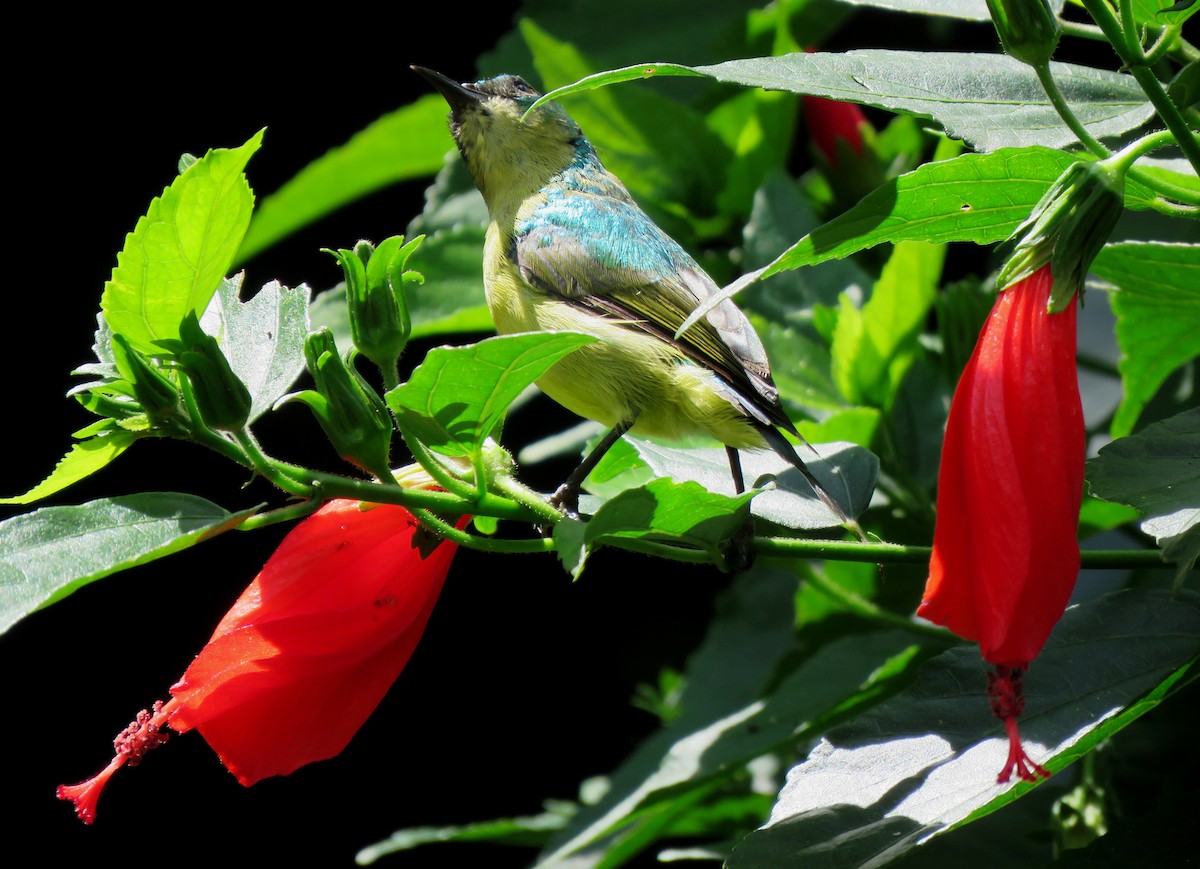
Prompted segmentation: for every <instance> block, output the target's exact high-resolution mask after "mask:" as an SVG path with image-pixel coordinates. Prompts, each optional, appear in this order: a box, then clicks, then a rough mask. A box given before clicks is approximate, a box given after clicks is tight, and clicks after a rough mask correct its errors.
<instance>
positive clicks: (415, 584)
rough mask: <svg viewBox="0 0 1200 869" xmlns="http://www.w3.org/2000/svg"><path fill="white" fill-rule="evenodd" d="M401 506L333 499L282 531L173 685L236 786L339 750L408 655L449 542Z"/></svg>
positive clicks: (191, 722) (182, 717) (450, 549)
mask: <svg viewBox="0 0 1200 869" xmlns="http://www.w3.org/2000/svg"><path fill="white" fill-rule="evenodd" d="M417 528H418V526H417V523H416V521H415V520H414V519H413V517H412V515H411V514H410V513H409V512H408V511H407V510H405V509H404V508H402V507H396V506H390V505H379V506H374V507H371V508H369V509H363V508H362V507H361V506H360V505H359V503H358V502H357V501H333V502H331V503H329V504H327V505H326V506H325V507H323V508H322V509H321V510H319V511H318V512H317V513H315V514H314V515H312V516H310V517H309V518H308V519H306V520H304V521H303V522H301V523H300V524H299V525H297V526H296V528H295V529H293V530H292V532H291V533H290V534H289V535H288V536H287V537H286V538H285V539H284V541H283V543H282V544H281V545H280V546H279V548H278V550H276V552H275V553H274V554H273V555H272V556H271V558H270V560H269V561H268V562H267V564H266V566H265V567H264V568H263V570H262V572H261V573H260V574H259V575H258V576H257V577H256V578H255V579H254V581H253V582H252V583H251V584H250V586H249V587H248V588H247V589H246V591H245V592H244V593H243V594H242V596H241V597H240V598H239V599H238V601H237V602H236V603H235V604H234V605H233V608H232V609H230V611H229V613H228V614H227V615H226V616H225V618H224V619H222V620H221V623H220V624H219V625H218V626H217V628H216V631H215V632H214V633H213V637H212V639H211V640H210V641H209V642H208V644H207V645H206V646H205V647H204V649H203V650H201V652H200V654H199V655H197V656H196V659H195V660H194V661H193V662H192V664H191V666H190V667H188V669H187V671H186V672H185V673H184V674H183V677H182V678H181V679H180V680H179V682H178V683H177V684H176V685H175V686H174V687H173V688H172V689H171V693H172V695H173V696H174V698H175V701H174V703H173V704H172V707H173V708H172V710H171V715H170V719H169V721H170V725H171V727H172V728H174V729H175V730H178V731H181V732H182V731H186V730H190V729H192V728H196V729H198V730H199V731H200V733H201V735H202V736H203V737H204V738H205V740H207V741H208V743H209V745H211V746H212V748H213V750H214V751H216V752H217V754H218V755H219V756H220V758H221V761H222V762H223V763H224V764H225V766H226V767H228V768H229V770H230V772H232V773H233V774H234V775H236V776H237V778H238V781H240V782H241V783H242V784H244V785H251V784H253V783H254V782H256V781H258V780H259V779H262V778H265V777H267V776H271V775H285V774H287V773H290V772H292V771H293V770H295V769H297V768H298V767H300V766H303V765H304V764H306V763H311V762H312V761H315V760H322V759H324V758H327V757H332V756H333V755H335V754H337V753H338V752H340V751H341V750H342V749H343V748H344V747H345V745H346V743H347V742H349V741H350V738H351V737H352V736H353V735H354V733H355V732H356V731H357V730H358V728H359V727H361V726H362V724H363V722H364V721H365V720H366V719H367V716H369V715H370V714H371V712H372V711H373V710H374V709H375V707H376V706H377V705H378V704H379V701H380V700H381V699H382V698H383V695H384V694H385V693H386V692H387V689H388V688H389V687H390V686H391V684H392V683H393V682H394V681H395V680H396V677H397V676H398V675H399V674H400V671H401V670H402V669H403V668H404V665H405V664H406V663H407V662H408V659H409V657H410V656H411V655H412V652H413V649H414V648H415V647H416V644H417V642H418V640H419V639H420V637H421V634H422V632H423V631H424V629H425V624H426V622H427V621H428V620H429V616H430V613H431V612H432V610H433V605H434V603H436V601H437V598H438V594H439V593H440V592H441V588H442V583H443V581H444V580H445V577H446V573H447V572H448V571H449V568H450V562H451V559H452V558H453V556H454V552H455V548H456V547H455V546H454V544H452V543H449V542H442V543H440V544H439V545H438V546H437V547H436V548H435V549H434V550H433V551H432V552H431V553H429V555H428V556H427V557H422V555H421V552H420V550H419V549H418V548H417V543H416V541H415V540H414V535H415V533H416V531H417Z"/></svg>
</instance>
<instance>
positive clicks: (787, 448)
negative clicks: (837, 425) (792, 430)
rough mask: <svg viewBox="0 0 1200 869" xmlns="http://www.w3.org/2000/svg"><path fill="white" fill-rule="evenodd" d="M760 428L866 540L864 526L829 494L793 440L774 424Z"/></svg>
mask: <svg viewBox="0 0 1200 869" xmlns="http://www.w3.org/2000/svg"><path fill="white" fill-rule="evenodd" d="M759 430H760V431H761V432H762V436H763V437H764V438H765V439H766V441H767V445H768V446H770V447H771V449H773V450H774V451H775V452H776V453H777V454H778V455H779V457H780V458H782V459H784V460H785V461H786V462H787V463H788V464H790V465H791V466H792V467H793V468H795V469H796V470H797V471H799V472H800V476H802V477H804V480H805V482H807V483H808V484H809V485H810V486H812V490H813V492H815V493H816V496H817V497H818V498H819V499H820V500H821V503H822V504H824V505H825V506H826V507H828V508H829V509H830V510H831V511H832V512H833V514H834V515H835V516H837V517H838V520H839V521H840V522H841V523H842V524H843V525H845V526H846V527H847V528H849V529H850V530H851V531H853V532H854V533H855V534H857V535H858V537H859V538H860V539H862V540H866V539H867V538H866V534H865V532H863V530H862V526H860V525H859V524H858V522H856V521H855V520H854V519H853V518H851V517H850V516H849V515H847V513H846V511H845V510H844V509H843V508H842V505H841V504H839V503H838V502H837V500H836V499H835V498H834V497H833V496H832V495H830V494H829V492H828V491H827V490H826V489H825V487H824V486H823V485H821V482H820V480H818V479H817V478H816V477H815V476H814V475H813V472H812V471H810V470H809V469H808V465H806V464H804V460H803V459H802V458H800V454H799V453H797V452H796V448H795V447H794V446H792V444H791V441H789V440H788V439H787V438H785V437H784V436H783V433H782V432H780V431H779V429H777V428H775V427H773V426H762V427H761V428H760V429H759ZM800 439H801V440H802V441H804V444H805V446H807V447H808V448H809V449H810V450H812V451H813V453H814V454H816V452H817V451H816V450H815V449H813V446H812V444H810V443H809V442H808V441H806V440H804V438H803V437H801V438H800Z"/></svg>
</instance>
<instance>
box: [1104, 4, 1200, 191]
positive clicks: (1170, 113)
mask: <svg viewBox="0 0 1200 869" xmlns="http://www.w3.org/2000/svg"><path fill="white" fill-rule="evenodd" d="M1083 5H1084V7H1086V8H1087V11H1088V13H1089V14H1090V15H1091V16H1092V18H1093V20H1095V22H1096V23H1097V24H1098V25H1099V26H1100V29H1101V30H1103V31H1104V35H1105V36H1106V37H1108V41H1109V42H1110V43H1111V44H1112V47H1113V50H1115V51H1116V52H1117V55H1118V56H1119V57H1120V58H1121V62H1122V63H1123V64H1124V65H1125V66H1126V67H1127V68H1128V69H1129V71H1130V73H1131V74H1132V75H1133V77H1134V78H1135V79H1136V80H1137V83H1138V84H1139V85H1141V88H1142V90H1143V91H1144V92H1145V93H1146V96H1147V97H1149V99H1150V102H1151V103H1153V104H1154V108H1155V110H1156V111H1157V112H1158V115H1159V117H1160V118H1162V120H1163V123H1165V124H1166V125H1167V129H1169V130H1170V131H1171V132H1172V133H1173V134H1174V136H1175V141H1176V142H1178V143H1179V147H1180V149H1181V150H1182V151H1183V153H1184V156H1185V157H1187V159H1188V162H1189V163H1191V164H1192V167H1193V168H1194V169H1195V170H1196V172H1197V173H1200V136H1197V135H1196V134H1195V133H1194V132H1192V130H1191V128H1190V127H1188V125H1187V120H1186V119H1185V118H1184V117H1183V113H1182V112H1180V111H1179V107H1178V106H1176V105H1175V102H1174V100H1172V99H1171V97H1170V96H1169V95H1168V94H1167V92H1166V90H1165V89H1164V88H1163V86H1162V82H1160V81H1159V80H1158V78H1157V77H1156V76H1155V75H1154V72H1153V71H1152V70H1151V69H1150V68H1149V67H1148V66H1146V65H1145V58H1144V57H1143V56H1142V51H1141V46H1140V45H1138V46H1134V45H1131V44H1130V42H1129V39H1128V36H1127V34H1126V33H1125V30H1124V29H1123V28H1122V27H1121V24H1120V22H1119V21H1117V19H1116V16H1114V15H1113V12H1112V10H1111V9H1110V8H1109V7H1108V3H1107V2H1106V0H1083ZM1135 48H1136V51H1135Z"/></svg>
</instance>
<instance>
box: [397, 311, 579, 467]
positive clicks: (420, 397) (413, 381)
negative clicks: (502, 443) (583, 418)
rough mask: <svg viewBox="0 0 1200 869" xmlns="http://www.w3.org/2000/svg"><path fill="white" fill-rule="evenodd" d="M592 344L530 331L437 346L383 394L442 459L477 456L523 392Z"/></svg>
mask: <svg viewBox="0 0 1200 869" xmlns="http://www.w3.org/2000/svg"><path fill="white" fill-rule="evenodd" d="M595 340H596V339H595V338H594V337H592V336H591V335H584V334H582V333H579V332H531V333H519V334H515V335H500V336H497V337H495V338H487V339H485V340H483V341H480V342H479V343H478V344H471V345H469V346H467V347H437V348H434V349H433V350H431V351H429V353H428V355H426V357H425V360H424V361H423V362H422V363H421V364H420V365H419V366H417V368H416V370H415V371H413V373H412V377H411V378H410V379H409V381H408V382H407V383H404V384H401V385H400V386H397V387H396V388H395V389H393V390H392V391H391V392H389V393H388V394H387V396H386V397H387V403H388V407H390V408H391V409H392V411H393V412H394V413H395V414H396V419H397V421H398V422H399V423H400V426H401V428H402V429H403V431H404V433H405V435H406V436H413V437H416V438H417V439H418V440H419V441H421V442H422V443H423V444H425V445H426V446H427V447H429V448H430V449H433V450H436V451H437V452H440V453H442V454H443V455H447V456H475V455H478V454H480V452H481V451H482V449H483V442H484V440H485V439H487V438H488V437H490V436H491V435H492V432H493V431H495V429H496V427H497V426H499V424H500V422H501V420H503V418H504V414H505V412H506V411H507V410H508V406H509V405H510V404H512V402H513V400H514V399H516V397H517V396H518V395H520V394H521V392H522V390H524V389H525V388H526V387H527V386H529V385H530V384H531V383H533V382H534V381H535V380H537V379H538V378H539V377H541V376H542V375H543V374H545V373H546V372H547V371H548V370H549V369H550V367H551V366H552V365H554V363H555V362H557V361H558V360H559V359H561V358H562V357H564V356H566V355H567V354H568V353H571V352H572V351H574V350H577V349H578V348H580V347H582V346H584V345H585V344H591V343H592V342H593V341H595Z"/></svg>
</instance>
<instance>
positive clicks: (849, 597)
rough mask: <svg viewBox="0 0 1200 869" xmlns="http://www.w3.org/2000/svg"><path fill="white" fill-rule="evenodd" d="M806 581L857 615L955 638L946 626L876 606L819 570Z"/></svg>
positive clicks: (905, 628)
mask: <svg viewBox="0 0 1200 869" xmlns="http://www.w3.org/2000/svg"><path fill="white" fill-rule="evenodd" d="M805 582H807V583H808V584H809V585H811V586H812V587H813V588H815V589H816V590H817V591H819V592H821V594H823V595H825V596H826V597H828V598H831V599H833V600H835V601H837V602H838V603H840V604H842V605H843V606H844V607H846V609H848V610H850V611H851V612H852V613H855V614H856V615H859V616H862V617H863V618H866V619H870V620H871V621H875V622H880V623H882V624H885V625H890V626H892V627H896V628H901V629H903V630H906V631H912V632H913V633H916V634H922V635H924V636H930V637H937V638H938V639H939V640H954V639H956V638H955V636H954V635H953V634H952V633H950V632H949V631H948V630H946V629H945V628H940V627H938V626H936V625H931V624H927V623H925V622H918V621H915V620H914V619H911V618H906V617H905V616H901V615H897V614H896V613H893V612H888V611H887V610H885V609H883V608H881V607H878V606H876V605H875V604H873V603H871V601H869V600H867V599H866V598H864V597H859V596H858V595H857V594H855V593H854V592H852V591H850V590H849V589H847V588H845V587H843V586H841V585H839V584H838V583H836V582H833V581H832V580H831V579H829V577H827V576H825V574H823V573H821V571H819V570H811V571H808V572H807V574H806V577H805Z"/></svg>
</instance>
